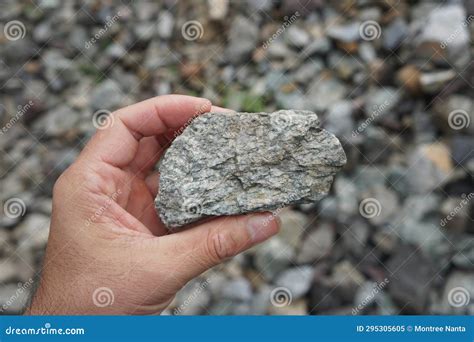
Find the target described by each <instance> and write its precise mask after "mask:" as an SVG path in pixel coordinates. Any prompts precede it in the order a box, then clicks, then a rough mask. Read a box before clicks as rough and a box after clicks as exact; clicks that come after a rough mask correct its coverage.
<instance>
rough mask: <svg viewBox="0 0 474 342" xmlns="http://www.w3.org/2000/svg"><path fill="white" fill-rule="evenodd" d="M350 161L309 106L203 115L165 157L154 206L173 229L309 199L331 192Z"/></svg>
mask: <svg viewBox="0 0 474 342" xmlns="http://www.w3.org/2000/svg"><path fill="white" fill-rule="evenodd" d="M345 163H346V156H345V153H344V150H343V149H342V147H341V144H340V143H339V141H338V140H337V138H336V137H335V136H334V135H332V134H331V133H329V132H327V131H325V130H324V129H322V128H320V127H319V119H318V117H317V115H316V114H314V113H312V112H308V111H296V110H281V111H278V112H274V113H235V112H234V113H206V114H203V115H201V116H199V117H197V118H196V119H194V120H193V121H192V122H191V123H190V125H189V126H188V127H187V128H186V129H185V130H184V131H183V133H182V134H181V135H180V136H179V137H177V138H176V139H175V140H174V142H173V144H172V145H171V146H170V148H169V149H168V150H167V152H166V154H165V156H164V157H163V159H162V161H161V163H160V167H159V170H160V184H159V193H158V196H157V198H156V200H155V204H156V208H157V209H158V211H159V215H160V217H161V220H162V221H163V223H164V224H165V225H167V226H168V227H170V228H175V227H180V226H183V225H185V224H188V223H191V222H194V221H197V220H199V219H201V218H204V217H209V216H220V215H235V214H243V213H248V212H254V211H271V210H276V209H279V208H282V207H284V206H287V205H290V204H299V203H311V202H315V201H318V200H320V199H321V198H322V197H323V196H325V195H326V194H327V193H328V191H329V189H330V186H331V183H332V181H333V178H334V175H335V174H336V172H337V171H338V170H339V169H340V168H341V167H342V166H343V165H344V164H345Z"/></svg>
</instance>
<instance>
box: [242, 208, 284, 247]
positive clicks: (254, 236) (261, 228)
mask: <svg viewBox="0 0 474 342" xmlns="http://www.w3.org/2000/svg"><path fill="white" fill-rule="evenodd" d="M247 228H248V230H249V232H250V238H251V240H252V242H253V243H258V242H261V241H264V240H266V239H268V238H269V237H270V236H273V235H275V234H276V233H278V220H277V219H276V217H275V216H274V215H273V214H256V215H252V216H250V217H249V219H248V221H247Z"/></svg>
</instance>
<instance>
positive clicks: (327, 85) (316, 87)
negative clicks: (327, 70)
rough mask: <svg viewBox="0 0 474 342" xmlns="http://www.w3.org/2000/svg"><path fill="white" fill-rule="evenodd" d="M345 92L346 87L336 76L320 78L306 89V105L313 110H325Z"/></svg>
mask: <svg viewBox="0 0 474 342" xmlns="http://www.w3.org/2000/svg"><path fill="white" fill-rule="evenodd" d="M346 93H347V88H346V87H345V85H344V84H343V83H342V82H341V81H339V80H338V79H337V78H329V79H320V80H318V81H317V82H315V83H314V84H313V85H311V86H310V88H309V90H308V106H309V107H310V108H311V109H314V110H315V111H325V110H326V109H328V108H329V107H330V106H331V105H332V104H333V103H334V102H336V101H339V100H341V99H343V98H344V97H345V96H346Z"/></svg>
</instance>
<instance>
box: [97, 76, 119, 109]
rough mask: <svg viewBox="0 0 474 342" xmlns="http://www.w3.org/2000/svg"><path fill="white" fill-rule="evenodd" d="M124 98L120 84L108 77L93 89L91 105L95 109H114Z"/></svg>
mask: <svg viewBox="0 0 474 342" xmlns="http://www.w3.org/2000/svg"><path fill="white" fill-rule="evenodd" d="M122 99H123V94H122V91H121V88H120V86H119V84H118V83H117V82H115V81H113V80H110V79H108V80H106V81H104V82H102V83H100V84H99V85H98V86H97V87H96V88H95V89H94V90H93V91H92V94H91V101H90V105H91V107H92V109H93V110H98V109H107V110H114V109H116V107H118V106H119V105H120V103H121V102H122Z"/></svg>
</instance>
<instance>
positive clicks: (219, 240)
mask: <svg viewBox="0 0 474 342" xmlns="http://www.w3.org/2000/svg"><path fill="white" fill-rule="evenodd" d="M206 245H207V254H208V256H209V258H210V260H211V262H212V263H219V262H221V261H223V260H225V259H227V258H230V257H233V256H234V255H236V254H237V253H238V251H239V243H238V241H237V239H236V238H235V237H234V235H233V234H232V233H231V232H224V231H222V230H217V231H214V232H210V233H209V235H208V239H207V244H206Z"/></svg>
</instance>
